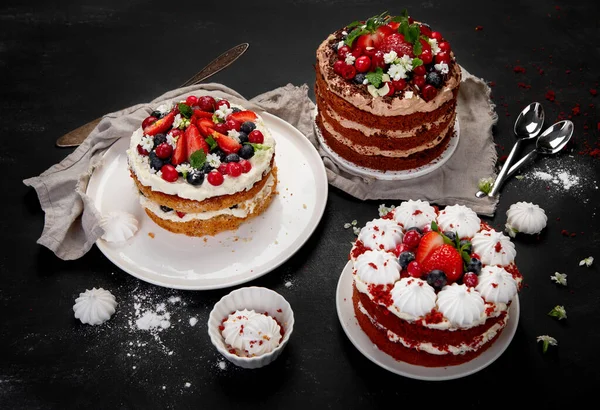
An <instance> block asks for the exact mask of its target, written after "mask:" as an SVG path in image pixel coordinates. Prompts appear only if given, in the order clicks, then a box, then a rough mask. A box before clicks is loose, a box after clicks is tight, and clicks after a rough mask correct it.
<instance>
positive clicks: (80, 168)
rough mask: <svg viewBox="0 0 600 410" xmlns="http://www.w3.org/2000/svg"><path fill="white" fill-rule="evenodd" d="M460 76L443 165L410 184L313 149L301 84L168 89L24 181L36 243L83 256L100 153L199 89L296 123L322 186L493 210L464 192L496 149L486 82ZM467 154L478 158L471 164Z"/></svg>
mask: <svg viewBox="0 0 600 410" xmlns="http://www.w3.org/2000/svg"><path fill="white" fill-rule="evenodd" d="M463 78H464V83H463V84H462V85H461V90H460V93H459V108H458V111H459V116H460V117H459V120H460V127H461V136H460V143H459V146H458V147H457V149H456V152H455V154H454V155H453V157H452V158H451V159H450V160H449V161H448V162H447V163H446V164H445V166H443V167H442V169H440V170H436V171H434V172H433V173H432V174H431V175H428V176H424V177H420V178H417V179H415V180H412V181H400V182H390V181H375V180H369V179H364V178H361V177H355V176H352V175H350V174H347V173H345V172H344V171H342V170H340V169H338V167H337V166H336V165H335V164H334V163H333V162H332V161H331V160H330V159H329V158H328V157H327V156H326V153H325V152H324V151H323V150H322V149H321V148H319V144H318V142H317V139H316V137H315V134H314V128H313V126H314V118H313V113H314V107H315V104H314V103H313V102H312V101H311V100H310V98H309V97H308V85H306V84H304V85H302V86H300V87H296V86H294V85H292V84H287V85H286V86H284V87H279V88H276V89H274V90H271V91H268V92H266V93H264V94H260V95H258V96H256V97H254V98H252V99H251V100H249V101H248V100H246V99H245V98H244V97H243V96H241V95H240V94H239V93H237V92H235V91H234V90H232V89H230V88H228V87H226V86H224V85H222V84H217V83H206V84H200V85H194V86H190V87H185V88H179V89H176V90H172V91H169V92H167V93H165V94H163V95H162V96H160V97H158V98H156V99H155V100H153V101H151V102H149V103H144V104H138V105H135V106H132V107H129V108H126V109H124V110H120V111H117V112H114V113H111V114H107V115H105V116H104V117H103V118H102V121H100V123H99V124H98V126H97V127H96V128H95V129H94V130H93V131H92V132H91V133H90V135H89V136H88V137H87V139H86V140H85V141H84V142H83V143H82V144H81V145H80V146H79V147H78V148H77V149H76V150H75V151H74V152H73V153H71V154H70V155H69V156H67V157H66V158H65V159H64V160H62V161H61V162H60V163H58V164H56V165H54V166H52V167H50V168H49V169H48V170H46V171H44V172H43V173H42V174H40V175H39V176H37V177H33V178H28V179H26V180H24V181H23V182H24V183H25V185H27V186H30V187H33V188H34V189H35V190H36V192H37V195H38V198H39V201H40V204H41V207H42V209H43V210H44V212H45V222H44V229H43V232H42V235H41V236H40V238H39V239H38V241H37V243H38V244H40V245H43V246H45V247H47V248H48V249H50V250H51V251H53V252H54V253H55V254H56V256H58V257H59V258H61V259H64V260H72V259H77V258H80V257H81V256H83V255H84V254H85V253H87V252H88V251H89V249H90V248H91V247H92V246H93V244H94V243H95V242H96V240H98V238H100V237H101V236H102V234H103V233H104V232H103V229H102V228H101V227H100V225H99V221H100V217H101V215H100V214H99V212H98V211H97V209H96V208H95V206H94V205H93V203H92V201H91V199H90V198H89V197H88V196H87V195H86V193H85V192H86V189H87V185H88V182H89V178H90V176H91V175H92V173H93V170H94V168H95V167H97V166H98V165H99V164H100V161H101V159H102V155H103V154H104V152H105V151H106V150H107V149H108V148H109V147H110V146H111V145H112V144H113V143H114V142H115V141H117V140H118V139H119V138H129V136H130V135H131V133H132V132H133V131H135V129H136V128H137V127H139V124H140V123H141V121H142V120H143V119H144V118H145V117H147V116H148V115H149V114H150V113H151V112H152V110H153V109H154V108H156V107H157V106H158V105H159V104H161V103H162V102H166V101H179V100H182V99H184V98H185V97H186V96H188V95H190V94H196V95H197V94H200V92H201V94H202V95H212V96H213V97H219V98H226V99H228V100H230V101H231V102H234V103H239V104H242V105H244V106H245V107H247V108H249V109H252V110H256V111H258V112H260V111H267V112H269V113H271V114H273V115H275V116H277V117H279V118H281V119H283V120H285V121H287V122H288V123H290V124H291V125H293V126H295V127H296V128H297V129H298V130H299V131H300V132H302V133H303V134H304V135H305V136H306V137H307V138H308V139H309V140H310V141H311V142H312V144H313V145H314V146H315V147H317V148H318V149H319V153H320V155H321V157H323V162H324V164H325V167H326V172H327V177H328V180H329V183H330V184H331V185H333V186H335V187H338V188H339V189H341V190H343V191H345V192H347V193H348V194H350V195H353V196H355V197H357V198H359V199H363V200H365V199H389V200H406V199H419V198H420V199H428V200H430V201H432V202H436V203H438V204H452V203H464V204H466V205H469V206H471V207H472V208H473V209H474V210H475V211H476V212H479V213H483V214H493V212H494V208H495V202H491V200H489V199H484V200H483V201H482V202H479V201H475V200H473V199H472V198H471V197H473V194H474V192H475V190H474V188H476V186H477V181H478V180H479V178H481V177H483V176H490V175H492V172H493V168H494V163H495V159H496V151H495V148H494V145H493V141H492V135H491V127H492V124H493V123H494V121H495V118H496V117H495V115H494V111H493V105H492V104H491V102H490V100H489V92H490V91H489V88H488V87H487V85H486V84H485V82H484V81H482V80H480V79H477V78H475V77H473V76H471V75H469V74H468V73H466V72H464V74H463ZM471 140H473V141H471ZM456 157H458V158H456ZM471 158H480V160H476V161H472V160H470V159H471ZM465 159H469V160H470V161H472V162H469V161H467V160H465ZM434 175H438V177H437V178H435V177H434ZM438 178H441V181H440V180H438ZM457 180H458V182H457ZM486 204H487V205H486Z"/></svg>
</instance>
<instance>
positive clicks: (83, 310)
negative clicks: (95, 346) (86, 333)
mask: <svg viewBox="0 0 600 410" xmlns="http://www.w3.org/2000/svg"><path fill="white" fill-rule="evenodd" d="M116 307H117V301H116V300H115V297H114V296H113V295H112V293H110V292H109V291H108V290H104V289H102V288H98V289H96V288H92V289H91V290H89V289H86V291H85V292H83V293H80V294H79V297H78V298H77V299H75V304H74V305H73V312H75V318H77V319H79V320H81V323H87V324H90V325H92V326H95V325H100V324H102V323H104V322H106V321H107V320H108V319H110V317H111V316H112V315H113V313H115V308H116Z"/></svg>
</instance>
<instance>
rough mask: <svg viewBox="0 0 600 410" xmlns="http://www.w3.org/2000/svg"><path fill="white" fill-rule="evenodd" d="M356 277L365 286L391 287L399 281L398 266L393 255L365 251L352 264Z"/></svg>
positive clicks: (396, 259)
mask: <svg viewBox="0 0 600 410" xmlns="http://www.w3.org/2000/svg"><path fill="white" fill-rule="evenodd" d="M354 270H355V271H356V277H357V278H358V279H359V280H360V281H361V282H362V283H363V284H364V285H365V287H366V286H368V284H373V285H392V284H394V283H395V282H396V281H397V280H398V279H400V264H399V263H398V258H396V256H395V255H393V254H391V253H388V252H381V251H366V252H365V253H363V254H362V255H360V256H359V257H358V258H356V262H354Z"/></svg>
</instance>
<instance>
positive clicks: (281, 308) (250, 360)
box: [208, 286, 294, 369]
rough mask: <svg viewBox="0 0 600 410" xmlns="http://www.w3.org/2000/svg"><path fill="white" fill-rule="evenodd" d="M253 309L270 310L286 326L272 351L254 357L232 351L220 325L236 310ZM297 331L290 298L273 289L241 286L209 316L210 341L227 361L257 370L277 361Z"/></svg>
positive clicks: (216, 305) (260, 311)
mask: <svg viewBox="0 0 600 410" xmlns="http://www.w3.org/2000/svg"><path fill="white" fill-rule="evenodd" d="M244 309H248V310H254V311H256V312H258V313H264V312H267V313H268V314H269V316H271V317H273V318H275V319H276V320H277V322H279V324H280V325H281V326H282V327H283V330H284V333H283V338H282V339H281V342H280V343H279V346H277V347H276V348H275V350H273V351H272V352H270V353H266V354H264V355H261V356H255V357H241V356H238V355H236V354H233V353H230V352H229V350H228V349H227V345H226V344H225V339H224V338H223V335H222V333H221V330H220V329H219V327H220V326H221V324H222V322H223V320H224V319H227V317H228V316H229V315H230V314H231V313H233V312H235V311H236V310H244ZM293 330H294V312H293V311H292V307H291V306H290V304H289V303H288V301H287V300H285V299H284V297H283V296H281V295H280V294H279V293H277V292H275V291H272V290H271V289H267V288H262V287H258V286H250V287H245V288H240V289H236V290H234V291H232V292H231V293H229V294H228V295H225V296H223V297H222V298H221V300H219V301H218V302H217V303H216V304H215V306H214V307H213V309H212V311H211V312H210V315H209V317H208V334H209V336H210V341H211V342H212V344H213V345H215V347H216V348H217V350H218V351H219V353H221V354H222V355H223V356H225V358H226V359H227V360H229V361H230V362H231V363H233V364H235V365H236V366H239V367H243V368H245V369H257V368H259V367H263V366H266V365H268V364H269V363H271V362H272V361H274V360H275V359H276V358H277V357H279V355H280V354H281V352H282V351H283V348H284V347H285V345H286V344H287V342H288V341H289V340H290V336H291V334H292V331H293Z"/></svg>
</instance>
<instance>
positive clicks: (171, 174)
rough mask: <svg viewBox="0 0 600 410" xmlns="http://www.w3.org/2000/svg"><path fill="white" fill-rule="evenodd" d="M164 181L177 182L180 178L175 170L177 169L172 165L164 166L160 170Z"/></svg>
mask: <svg viewBox="0 0 600 410" xmlns="http://www.w3.org/2000/svg"><path fill="white" fill-rule="evenodd" d="M160 172H161V176H162V179H164V180H165V181H167V182H175V181H177V178H179V173H178V172H177V170H176V169H175V167H174V166H173V165H171V164H166V165H163V166H162V168H161V169H160Z"/></svg>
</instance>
